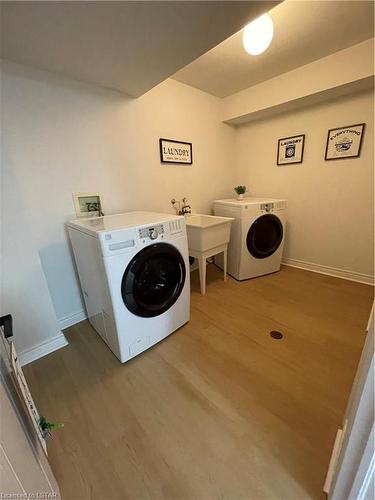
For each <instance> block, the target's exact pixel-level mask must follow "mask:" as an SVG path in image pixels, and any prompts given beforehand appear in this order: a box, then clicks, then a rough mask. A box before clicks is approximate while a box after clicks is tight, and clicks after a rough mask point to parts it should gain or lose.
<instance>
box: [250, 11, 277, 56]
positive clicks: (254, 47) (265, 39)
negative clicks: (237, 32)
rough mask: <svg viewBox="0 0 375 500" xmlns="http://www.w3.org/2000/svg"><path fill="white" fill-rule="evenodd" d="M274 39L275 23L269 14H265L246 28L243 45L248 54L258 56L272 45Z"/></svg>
mask: <svg viewBox="0 0 375 500" xmlns="http://www.w3.org/2000/svg"><path fill="white" fill-rule="evenodd" d="M272 37H273V22H272V19H271V17H270V15H269V14H263V16H260V17H258V18H257V19H255V21H252V22H251V23H249V24H248V25H247V26H245V28H244V30H243V35H242V43H243V46H244V49H245V50H246V52H247V53H248V54H251V55H252V56H257V55H259V54H261V53H262V52H264V51H265V50H266V49H267V48H268V47H269V45H270V43H271V41H272Z"/></svg>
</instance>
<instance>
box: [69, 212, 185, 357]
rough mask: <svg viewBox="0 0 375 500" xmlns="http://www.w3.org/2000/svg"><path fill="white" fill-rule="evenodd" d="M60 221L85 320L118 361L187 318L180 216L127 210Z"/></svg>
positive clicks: (148, 345) (170, 331)
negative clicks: (74, 268) (67, 238)
mask: <svg viewBox="0 0 375 500" xmlns="http://www.w3.org/2000/svg"><path fill="white" fill-rule="evenodd" d="M67 227H68V232H69V236H70V240H71V243H72V247H73V253H74V257H75V261H76V265H77V270H78V275H79V280H80V284H81V288H82V294H83V298H84V301H85V305H86V310H87V315H88V319H89V321H90V323H91V325H92V326H93V327H94V329H95V330H96V331H97V333H98V334H99V335H100V336H101V337H102V339H103V340H104V341H105V342H106V344H107V345H108V346H109V348H110V349H111V350H112V351H113V353H114V354H115V355H116V356H117V357H118V358H119V360H120V361H121V362H125V361H128V360H129V359H131V358H133V357H134V356H136V355H137V354H139V353H141V352H143V351H144V350H146V349H148V348H149V347H151V346H152V345H154V344H156V343H157V342H159V341H160V340H162V339H163V338H165V337H166V336H168V335H169V334H171V333H172V332H174V331H175V330H177V329H178V328H180V327H181V326H182V325H184V324H185V323H186V322H187V321H189V315H190V273H189V253H188V246H187V237H186V227H185V219H184V217H180V216H176V215H170V214H159V213H154V212H128V213H125V214H119V215H108V216H104V217H93V218H85V219H78V220H74V221H71V222H69V223H67Z"/></svg>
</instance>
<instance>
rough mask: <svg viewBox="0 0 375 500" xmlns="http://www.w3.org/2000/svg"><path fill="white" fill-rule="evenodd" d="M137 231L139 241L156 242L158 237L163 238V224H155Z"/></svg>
mask: <svg viewBox="0 0 375 500" xmlns="http://www.w3.org/2000/svg"><path fill="white" fill-rule="evenodd" d="M138 231H139V237H140V239H141V240H144V241H145V240H146V239H147V238H149V239H150V240H156V239H157V238H158V236H161V237H162V238H164V226H163V224H157V225H156V226H149V227H142V228H141V229H139V230H138Z"/></svg>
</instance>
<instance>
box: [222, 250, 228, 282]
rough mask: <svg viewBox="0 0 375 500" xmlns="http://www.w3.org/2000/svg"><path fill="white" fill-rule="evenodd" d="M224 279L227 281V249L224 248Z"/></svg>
mask: <svg viewBox="0 0 375 500" xmlns="http://www.w3.org/2000/svg"><path fill="white" fill-rule="evenodd" d="M223 253H224V259H223V260H224V266H223V267H224V281H227V249H226V248H225V250H224V252H223Z"/></svg>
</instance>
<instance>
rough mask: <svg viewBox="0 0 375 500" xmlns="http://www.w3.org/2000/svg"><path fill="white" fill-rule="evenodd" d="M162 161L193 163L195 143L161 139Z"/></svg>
mask: <svg viewBox="0 0 375 500" xmlns="http://www.w3.org/2000/svg"><path fill="white" fill-rule="evenodd" d="M159 147H160V161H161V162H162V163H184V164H185V165H191V164H192V163H193V145H192V143H191V142H183V141H174V140H172V139H159Z"/></svg>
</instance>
